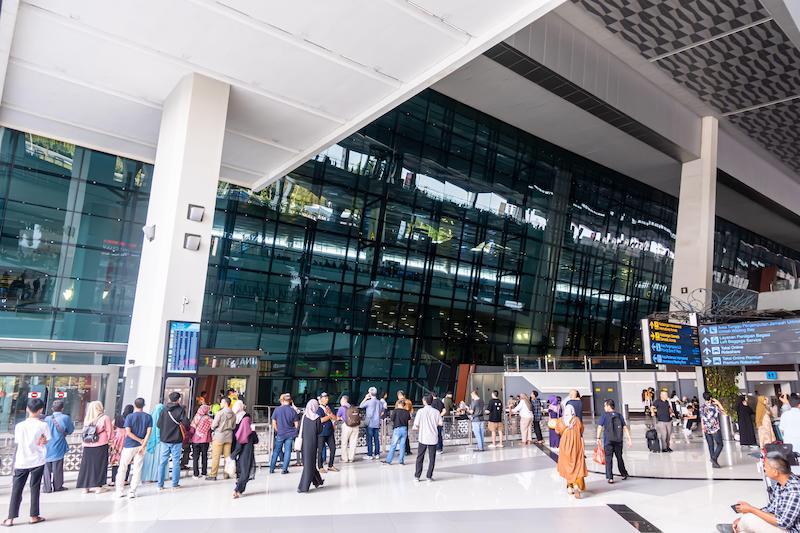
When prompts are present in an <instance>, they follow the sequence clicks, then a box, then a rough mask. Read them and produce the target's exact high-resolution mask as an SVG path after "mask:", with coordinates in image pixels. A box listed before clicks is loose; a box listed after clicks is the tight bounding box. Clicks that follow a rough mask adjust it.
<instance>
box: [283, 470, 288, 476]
mask: <svg viewBox="0 0 800 533" xmlns="http://www.w3.org/2000/svg"><path fill="white" fill-rule="evenodd" d="M288 473H289V471H288V470H281V475H283V474H288Z"/></svg>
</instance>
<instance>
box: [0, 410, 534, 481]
mask: <svg viewBox="0 0 800 533" xmlns="http://www.w3.org/2000/svg"><path fill="white" fill-rule="evenodd" d="M274 409H275V407H274V406H266V405H263V406H262V405H258V406H254V407H253V408H251V409H250V415H251V417H252V419H253V428H254V429H255V431H256V434H257V435H258V440H259V442H258V444H257V445H256V446H255V454H256V462H257V463H258V465H259V466H263V465H266V464H269V460H270V456H271V454H272V451H273V445H274V442H275V435H274V431H273V429H272V424H271V423H270V419H271V416H272V412H273V410H274ZM503 422H504V424H503V425H504V427H505V439H506V440H511V441H514V440H519V439H520V425H519V417H518V416H509V415H508V413H506V414H504V421H503ZM483 424H484V431H485V433H486V439H487V441H489V440H490V439H491V438H490V437H489V431H488V428H487V427H486V426H487V424H488V422H487V421H485V420H484V422H483ZM541 425H542V428H543V430H544V431H545V432H546V431H547V426H546V419H545V420H543V421H542V422H541ZM392 431H393V428H392V423H391V421H390V420H389V419H383V420H381V428H380V444H381V451H382V452H383V453H385V452H387V451H388V449H389V445H390V442H391V437H392ZM442 433H443V440H444V444H445V446H458V445H470V446H471V445H473V443H474V440H473V439H474V436H473V433H472V421H471V420H469V419H468V418H466V417H459V416H455V415H449V416H446V417H444V426H443V430H442ZM334 434H335V439H336V448H337V452H339V450H341V440H340V437H341V431H340V430H339V429H337V430H336V431H335V433H334ZM408 439H409V442H410V443H411V444H412V445H413V444H415V443H416V442H417V432H416V431H415V430H414V429H413V418H412V424H410V425H409V429H408ZM67 444H68V450H67V454H66V455H65V456H64V471H65V472H77V471H78V469H79V468H80V464H81V456H82V454H83V446H82V445H81V437H80V434H79V433H77V432H76V433H75V434H73V435H70V436H69V437H67ZM366 449H367V430H366V428H365V427H362V428H359V432H358V441H357V444H356V454H363V453H366ZM14 450H15V447H14V444H13V441H12V440H11V439H9V438H6V439H4V440H3V441H2V442H0V476H9V475H11V474H12V473H13V464H14Z"/></svg>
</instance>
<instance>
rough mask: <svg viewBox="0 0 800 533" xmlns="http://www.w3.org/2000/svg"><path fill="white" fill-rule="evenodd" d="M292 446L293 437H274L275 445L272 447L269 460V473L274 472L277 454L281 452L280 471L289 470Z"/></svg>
mask: <svg viewBox="0 0 800 533" xmlns="http://www.w3.org/2000/svg"><path fill="white" fill-rule="evenodd" d="M293 447H294V437H275V447H274V448H272V459H270V461H269V473H270V474H271V473H273V472H275V465H277V464H278V454H279V453H280V454H281V471H282V472H288V471H289V463H290V462H291V461H292V448H293Z"/></svg>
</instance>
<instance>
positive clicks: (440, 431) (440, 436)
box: [417, 426, 444, 460]
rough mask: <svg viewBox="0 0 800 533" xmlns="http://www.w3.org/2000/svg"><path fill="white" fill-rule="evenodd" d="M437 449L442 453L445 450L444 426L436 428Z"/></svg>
mask: <svg viewBox="0 0 800 533" xmlns="http://www.w3.org/2000/svg"><path fill="white" fill-rule="evenodd" d="M436 449H437V450H439V451H440V452H441V451H443V450H444V428H443V427H442V426H439V427H437V428H436ZM417 460H419V459H417Z"/></svg>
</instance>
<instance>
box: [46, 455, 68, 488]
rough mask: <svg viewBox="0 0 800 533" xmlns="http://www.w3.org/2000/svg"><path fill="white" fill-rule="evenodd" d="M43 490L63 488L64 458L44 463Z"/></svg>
mask: <svg viewBox="0 0 800 533" xmlns="http://www.w3.org/2000/svg"><path fill="white" fill-rule="evenodd" d="M42 483H43V485H44V489H43V492H57V491H60V490H63V489H64V458H63V457H62V458H61V459H59V460H58V461H47V462H46V463H45V464H44V478H42Z"/></svg>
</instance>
